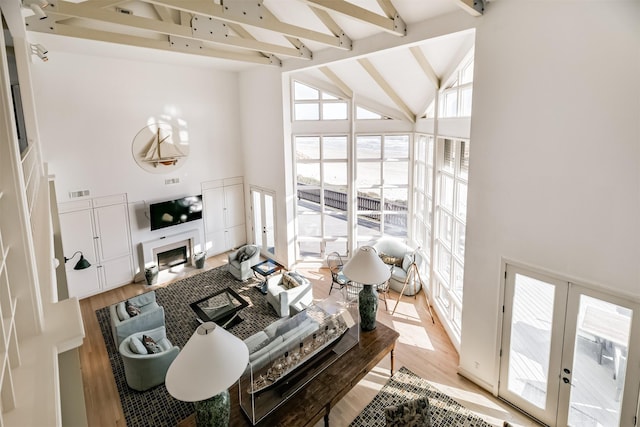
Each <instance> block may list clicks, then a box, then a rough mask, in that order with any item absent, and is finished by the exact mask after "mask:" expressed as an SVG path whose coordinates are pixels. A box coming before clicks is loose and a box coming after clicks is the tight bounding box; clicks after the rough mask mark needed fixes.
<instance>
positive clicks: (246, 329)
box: [96, 266, 278, 427]
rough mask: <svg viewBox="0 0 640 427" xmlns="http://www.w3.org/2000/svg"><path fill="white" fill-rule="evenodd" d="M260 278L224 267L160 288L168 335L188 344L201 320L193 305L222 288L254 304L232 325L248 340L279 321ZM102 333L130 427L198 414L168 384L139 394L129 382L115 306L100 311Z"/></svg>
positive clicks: (170, 423)
mask: <svg viewBox="0 0 640 427" xmlns="http://www.w3.org/2000/svg"><path fill="white" fill-rule="evenodd" d="M257 283H258V280H255V279H249V280H247V281H245V282H238V281H237V280H235V279H234V277H233V276H232V275H231V274H230V273H229V272H228V271H227V267H226V266H222V267H218V268H215V269H212V270H209V271H206V272H203V273H199V274H196V275H194V276H191V277H188V278H186V279H183V280H180V281H177V282H175V283H172V284H170V285H168V286H167V287H164V288H159V289H156V300H157V302H158V304H159V305H161V306H163V307H164V311H165V327H166V329H167V338H168V339H169V341H171V343H172V344H174V345H177V346H178V347H180V348H183V347H184V345H185V344H186V342H187V341H188V340H189V338H190V337H191V335H192V334H193V332H194V331H195V330H196V329H197V327H198V325H199V323H198V321H197V320H196V319H197V317H196V314H195V313H194V312H193V311H192V310H191V307H189V304H190V303H192V302H194V301H198V300H199V299H201V298H204V297H206V296H208V295H210V294H213V293H214V292H216V291H219V290H221V289H224V288H227V287H229V288H231V289H233V290H234V291H236V292H237V293H238V294H239V295H240V296H242V297H243V298H244V299H246V300H247V301H248V302H249V306H248V307H246V308H244V309H243V310H242V311H241V312H240V314H239V316H240V317H241V318H243V319H244V321H242V322H240V323H238V324H236V325H234V326H232V327H230V328H229V329H228V331H229V332H231V333H232V334H234V335H235V336H237V337H238V338H240V339H245V338H247V337H249V336H251V335H252V334H254V333H255V332H258V331H260V330H262V329H264V328H265V327H267V326H268V325H269V324H271V323H273V322H274V321H276V320H277V319H278V315H277V314H276V312H275V310H274V309H273V307H271V306H270V305H269V303H268V302H267V299H266V298H265V296H264V295H262V294H261V293H260V291H259V290H258V289H257V288H255V285H256V284H257ZM96 316H97V318H98V322H99V324H100V329H101V331H102V336H103V338H104V342H105V344H106V347H107V353H108V355H109V362H110V363H111V369H112V370H113V376H114V378H115V381H116V386H117V387H118V394H119V395H120V402H121V403H122V410H123V411H124V416H125V419H126V421H127V426H128V427H138V426H139V427H142V426H175V425H176V424H177V423H178V422H180V421H181V420H183V419H185V418H187V417H188V416H189V415H191V414H192V413H193V412H194V408H193V404H192V403H188V402H182V401H179V400H177V399H174V398H173V397H172V396H171V395H169V393H168V392H167V389H166V388H165V386H164V384H163V385H160V386H157V387H154V388H152V389H150V390H147V391H144V392H139V391H136V390H132V389H130V388H129V387H128V386H127V382H126V379H125V376H124V366H123V364H122V359H121V357H120V354H119V353H118V349H117V348H116V345H115V343H114V341H113V336H112V335H111V326H110V318H109V307H104V308H101V309H99V310H96Z"/></svg>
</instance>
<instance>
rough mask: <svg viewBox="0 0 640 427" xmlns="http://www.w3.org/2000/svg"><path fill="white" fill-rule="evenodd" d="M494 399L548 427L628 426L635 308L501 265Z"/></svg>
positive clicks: (638, 312) (634, 377)
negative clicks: (499, 342) (497, 372)
mask: <svg viewBox="0 0 640 427" xmlns="http://www.w3.org/2000/svg"><path fill="white" fill-rule="evenodd" d="M505 273H506V274H505V295H504V306H503V311H504V317H503V327H502V348H501V350H500V355H501V358H500V380H499V385H498V395H499V396H500V397H501V398H503V399H504V400H506V401H508V402H510V403H512V404H513V405H515V406H516V407H518V408H520V409H521V410H523V411H524V412H527V413H528V414H530V415H532V416H533V417H535V418H537V419H538V420H540V421H542V422H543V423H545V424H547V425H550V426H580V427H582V426H631V425H634V423H635V416H636V408H637V405H638V394H639V392H640V390H639V389H640V368H639V367H638V365H639V363H638V362H639V361H640V354H639V353H640V352H639V351H638V350H639V341H640V340H639V338H640V337H639V334H638V331H639V330H640V304H638V303H637V302H634V301H630V300H628V299H625V298H622V297H619V296H615V295H610V294H607V293H604V292H601V291H598V290H595V289H592V288H589V287H585V286H582V285H578V284H575V283H571V282H568V281H566V280H562V279H559V278H556V277H552V276H550V275H546V274H542V273H539V272H536V271H531V270H528V269H524V268H520V267H516V266H512V265H507V266H506V272H505Z"/></svg>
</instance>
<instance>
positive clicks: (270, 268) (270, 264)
mask: <svg viewBox="0 0 640 427" xmlns="http://www.w3.org/2000/svg"><path fill="white" fill-rule="evenodd" d="M251 269H252V270H253V275H254V276H256V277H257V276H258V275H260V276H262V278H263V281H262V282H261V283H258V284H257V285H256V288H258V289H260V292H262V294H263V295H266V294H267V280H268V279H269V277H270V276H271V275H273V274H275V273H277V272H279V271H280V270H284V266H283V265H281V264H278V263H277V262H276V261H274V260H272V259H270V258H267V259H266V260H264V261H262V262H259V263H258V264H256V265H253V266H251Z"/></svg>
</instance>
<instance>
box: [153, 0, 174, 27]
mask: <svg viewBox="0 0 640 427" xmlns="http://www.w3.org/2000/svg"><path fill="white" fill-rule="evenodd" d="M151 6H153V10H155V11H156V13H157V14H158V17H159V18H160V20H161V21H164V22H171V23H173V18H172V17H171V12H169V8H167V7H164V6H158V5H156V4H152V5H151Z"/></svg>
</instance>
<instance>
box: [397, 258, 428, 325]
mask: <svg viewBox="0 0 640 427" xmlns="http://www.w3.org/2000/svg"><path fill="white" fill-rule="evenodd" d="M418 250H420V248H418V249H416V250H415V251H414V252H413V260H411V265H410V266H409V269H408V270H407V278H406V279H405V280H404V285H402V290H401V291H400V294H399V295H398V298H397V299H396V305H395V306H394V307H393V311H392V312H391V315H392V316H393V315H394V314H395V312H396V308H398V303H400V298H402V295H403V294H404V290H405V289H406V288H407V285H408V284H409V282H410V281H414V282H415V280H416V276H417V278H418V282H419V283H420V288H421V289H422V290H423V291H424V297H425V298H426V300H427V308H428V309H429V316H431V322H433V323H434V324H435V323H436V321H435V319H434V318H433V312H432V311H431V301H429V295H428V294H427V290H426V289H425V287H424V282H423V281H422V277H421V276H420V269H419V268H418V264H416V252H417V251H418ZM415 296H416V297H417V296H418V292H416V293H415Z"/></svg>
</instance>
